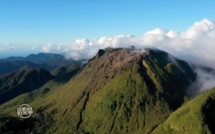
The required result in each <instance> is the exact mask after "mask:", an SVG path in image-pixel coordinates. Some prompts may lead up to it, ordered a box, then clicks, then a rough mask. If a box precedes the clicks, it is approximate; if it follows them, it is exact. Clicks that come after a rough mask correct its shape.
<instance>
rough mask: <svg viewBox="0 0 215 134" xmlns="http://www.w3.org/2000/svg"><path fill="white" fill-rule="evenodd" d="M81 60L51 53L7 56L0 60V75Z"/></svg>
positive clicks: (57, 66)
mask: <svg viewBox="0 0 215 134" xmlns="http://www.w3.org/2000/svg"><path fill="white" fill-rule="evenodd" d="M81 62H82V60H80V61H75V60H72V59H66V58H65V57H64V56H63V55H60V54H53V53H39V54H30V55H29V56H27V57H8V58H6V59H2V60H0V75H1V74H7V73H10V72H14V71H17V70H22V69H35V68H44V69H46V70H49V71H50V70H53V69H56V68H59V67H62V66H66V65H71V64H78V63H81Z"/></svg>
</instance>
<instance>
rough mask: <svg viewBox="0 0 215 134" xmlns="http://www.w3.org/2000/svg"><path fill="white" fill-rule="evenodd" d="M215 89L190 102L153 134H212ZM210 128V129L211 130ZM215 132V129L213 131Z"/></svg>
mask: <svg viewBox="0 0 215 134" xmlns="http://www.w3.org/2000/svg"><path fill="white" fill-rule="evenodd" d="M214 108H215V88H213V89H211V90H210V91H208V92H206V93H204V94H201V95H199V96H197V97H196V98H194V99H193V100H191V101H189V102H188V103H186V104H185V105H183V106H182V107H180V108H179V109H178V110H177V111H175V112H173V113H172V114H171V115H170V116H169V117H168V119H167V120H166V121H165V122H164V123H163V124H161V125H160V126H159V127H157V128H156V129H155V130H154V131H153V133H155V134H157V133H163V134H168V133H171V134H181V133H183V134H190V133H192V134H202V133H211V131H210V130H212V129H213V128H212V127H211V126H212V125H214V123H215V114H214V113H215V109H214ZM209 128H210V129H209ZM212 131H213V132H214V129H213V130H212Z"/></svg>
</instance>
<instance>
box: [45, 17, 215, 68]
mask: <svg viewBox="0 0 215 134" xmlns="http://www.w3.org/2000/svg"><path fill="white" fill-rule="evenodd" d="M131 45H134V46H136V47H139V48H142V47H156V48H158V49H162V50H164V51H167V52H169V53H171V54H173V55H174V56H176V57H179V58H182V59H186V60H189V61H191V62H198V63H199V64H202V65H207V66H210V67H213V68H215V56H213V55H214V52H215V23H214V22H213V21H210V20H208V19H203V20H202V21H200V22H196V23H194V24H193V26H191V27H190V28H188V29H187V30H186V31H185V32H177V31H173V30H166V29H161V28H156V29H154V30H151V31H148V32H146V33H145V34H144V35H139V36H132V35H118V36H103V37H101V38H99V39H97V40H96V39H93V40H87V39H77V40H76V41H75V42H73V43H71V44H64V45H61V44H50V43H49V44H47V45H46V46H44V47H43V48H42V50H43V51H44V52H60V53H62V52H64V53H66V55H67V56H68V57H72V58H74V59H81V58H86V59H89V58H91V57H93V56H94V55H95V54H96V52H97V51H98V49H102V48H106V47H114V48H116V47H129V46H131Z"/></svg>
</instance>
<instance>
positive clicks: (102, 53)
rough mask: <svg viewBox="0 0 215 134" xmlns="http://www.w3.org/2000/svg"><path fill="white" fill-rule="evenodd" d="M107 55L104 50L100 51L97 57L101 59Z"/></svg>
mask: <svg viewBox="0 0 215 134" xmlns="http://www.w3.org/2000/svg"><path fill="white" fill-rule="evenodd" d="M104 54H105V51H104V50H103V49H99V51H98V53H97V55H96V58H100V57H101V56H102V55H104Z"/></svg>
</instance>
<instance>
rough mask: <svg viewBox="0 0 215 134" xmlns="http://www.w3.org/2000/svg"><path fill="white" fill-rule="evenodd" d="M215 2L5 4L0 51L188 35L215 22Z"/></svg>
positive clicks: (25, 0) (7, 0)
mask: <svg viewBox="0 0 215 134" xmlns="http://www.w3.org/2000/svg"><path fill="white" fill-rule="evenodd" d="M214 5H215V1H214V0H1V1H0V47H1V46H4V45H7V43H11V44H16V45H20V46H34V45H44V44H47V43H49V42H51V43H68V42H74V41H75V40H76V39H79V38H86V39H98V38H99V37H101V36H115V35H122V34H123V35H125V34H131V35H142V34H144V33H145V32H147V31H149V30H152V29H155V28H164V29H170V30H175V31H179V32H181V31H185V30H186V29H187V28H189V27H190V26H191V25H193V23H194V22H196V21H201V20H202V19H204V18H208V19H210V20H215V15H214V13H215V6H214Z"/></svg>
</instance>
